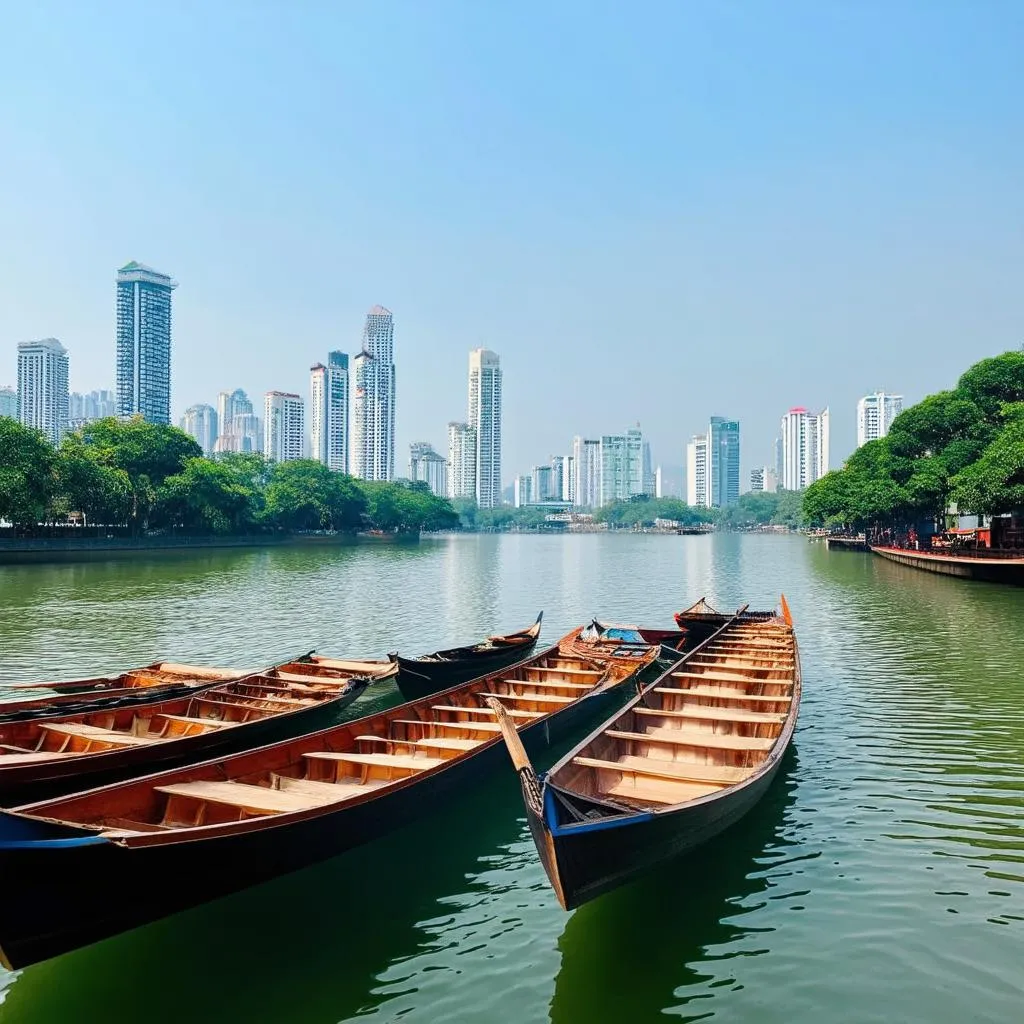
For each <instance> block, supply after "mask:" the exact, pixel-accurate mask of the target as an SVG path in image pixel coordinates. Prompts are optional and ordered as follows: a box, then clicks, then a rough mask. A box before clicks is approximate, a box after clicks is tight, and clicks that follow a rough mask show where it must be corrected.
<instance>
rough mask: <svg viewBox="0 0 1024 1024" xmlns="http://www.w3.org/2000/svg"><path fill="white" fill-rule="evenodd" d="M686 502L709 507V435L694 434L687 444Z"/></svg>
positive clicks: (699, 506) (700, 506)
mask: <svg viewBox="0 0 1024 1024" xmlns="http://www.w3.org/2000/svg"><path fill="white" fill-rule="evenodd" d="M686 504H687V505H694V506H696V507H698V508H707V507H709V506H710V504H711V501H710V497H709V495H708V435H707V434H694V436H693V437H692V438H691V439H690V440H689V441H688V442H687V444H686Z"/></svg>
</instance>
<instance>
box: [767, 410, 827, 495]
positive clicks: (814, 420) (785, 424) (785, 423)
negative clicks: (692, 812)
mask: <svg viewBox="0 0 1024 1024" xmlns="http://www.w3.org/2000/svg"><path fill="white" fill-rule="evenodd" d="M780 433H781V435H782V476H781V478H780V479H779V483H780V485H781V486H782V487H783V488H785V489H786V490H787V491H802V490H803V489H804V488H805V487H809V486H810V485H811V484H813V483H814V481H815V480H820V479H821V478H822V477H823V476H824V475H825V474H826V473H827V472H828V462H829V413H828V409H823V410H822V411H821V412H817V413H814V412H808V411H807V410H806V409H804V408H803V407H802V406H797V407H795V408H793V409H790V410H789V412H787V413H786V415H785V416H783V417H782V424H781V429H780Z"/></svg>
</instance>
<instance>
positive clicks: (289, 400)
mask: <svg viewBox="0 0 1024 1024" xmlns="http://www.w3.org/2000/svg"><path fill="white" fill-rule="evenodd" d="M263 401H264V405H263V411H264V418H263V451H264V453H265V454H266V456H267V458H268V459H270V461H271V462H289V461H291V460H292V459H301V458H302V457H303V455H304V453H305V448H306V428H305V410H304V407H303V403H302V399H301V398H299V396H298V395H293V394H290V393H289V392H287V391H268V392H267V393H266V395H265V396H264V400H263Z"/></svg>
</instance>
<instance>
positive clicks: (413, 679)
mask: <svg viewBox="0 0 1024 1024" xmlns="http://www.w3.org/2000/svg"><path fill="white" fill-rule="evenodd" d="M536 646H537V640H536V639H533V640H531V641H529V642H528V643H525V644H522V645H518V646H516V647H510V648H508V649H507V650H499V651H496V652H495V653H494V654H493V655H490V656H488V657H478V658H474V659H473V660H472V661H465V662H443V661H438V662H425V661H416V660H415V659H409V658H401V657H398V656H397V655H396V660H397V662H398V678H397V680H396V682H397V683H398V689H399V691H400V692H401V694H402V696H403V697H404V698H405V699H406V700H418V699H419V698H420V697H429V696H430V695H431V694H433V693H439V692H440V691H441V690H447V689H449V688H450V687H452V686H458V685H459V683H468V682H469V681H470V680H471V679H476V678H478V677H479V676H485V675H487V674H488V673H490V672H497V671H500V670H501V669H503V668H511V667H512V666H513V665H516V664H518V663H519V662H520V661H525V660H526V659H527V658H529V657H531V656H532V654H533V651H534V648H535V647H536Z"/></svg>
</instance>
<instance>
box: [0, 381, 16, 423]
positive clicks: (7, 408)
mask: <svg viewBox="0 0 1024 1024" xmlns="http://www.w3.org/2000/svg"><path fill="white" fill-rule="evenodd" d="M0 416H7V417H8V418H9V419H12V420H16V419H17V418H18V392H17V391H15V390H14V388H0Z"/></svg>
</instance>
